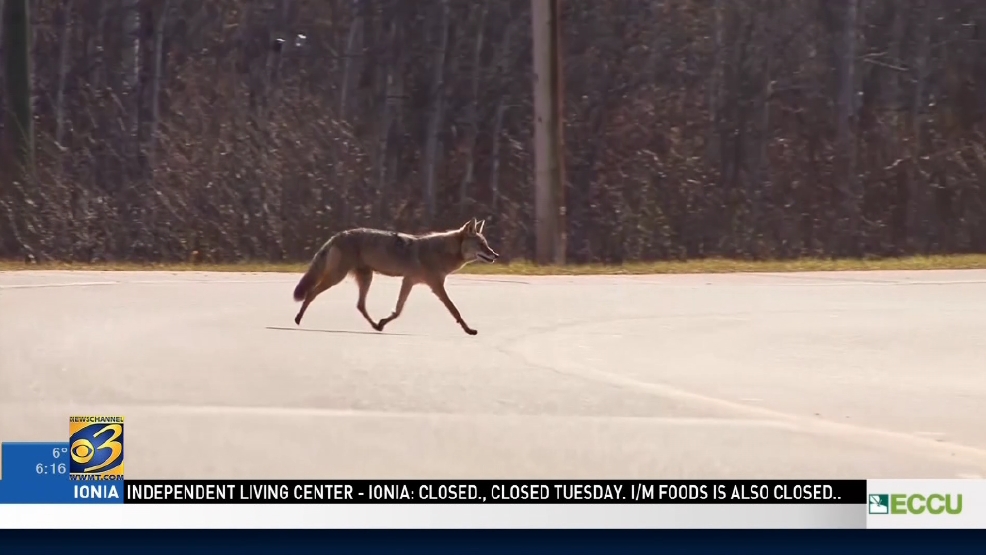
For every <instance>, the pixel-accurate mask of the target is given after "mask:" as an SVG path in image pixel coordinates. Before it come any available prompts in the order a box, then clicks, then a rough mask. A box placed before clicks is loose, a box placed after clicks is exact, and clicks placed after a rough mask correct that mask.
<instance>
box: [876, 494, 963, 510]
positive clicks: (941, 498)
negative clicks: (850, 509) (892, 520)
mask: <svg viewBox="0 0 986 555" xmlns="http://www.w3.org/2000/svg"><path fill="white" fill-rule="evenodd" d="M869 507H870V514H871V515H922V514H925V513H928V514H930V515H940V514H942V513H945V514H949V515H957V514H959V513H961V512H962V494H961V493H959V494H956V495H952V494H951V493H946V494H941V493H932V494H931V495H927V496H925V495H921V494H920V493H915V494H911V495H907V494H906V493H890V494H887V493H871V494H869Z"/></svg>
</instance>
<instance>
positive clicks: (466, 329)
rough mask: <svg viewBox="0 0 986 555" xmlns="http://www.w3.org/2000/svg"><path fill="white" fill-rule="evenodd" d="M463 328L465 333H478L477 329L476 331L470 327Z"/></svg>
mask: <svg viewBox="0 0 986 555" xmlns="http://www.w3.org/2000/svg"><path fill="white" fill-rule="evenodd" d="M463 330H464V331H465V332H466V333H468V334H469V335H476V334H477V333H479V332H478V331H476V330H474V329H472V328H463Z"/></svg>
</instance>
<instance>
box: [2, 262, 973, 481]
mask: <svg viewBox="0 0 986 555" xmlns="http://www.w3.org/2000/svg"><path fill="white" fill-rule="evenodd" d="M297 278H298V276H297V275H283V274H250V275H236V274H205V273H181V274H178V273H122V272H109V273H99V272H73V273H67V272H51V273H47V272H18V273H0V440H4V441H14V440H22V441H23V440H28V441H56V440H62V439H67V437H66V436H67V428H68V422H67V418H68V416H69V415H74V414H87V413H95V414H114V415H116V414H122V415H124V416H125V417H126V418H127V435H126V441H127V447H126V460H127V462H126V464H127V476H131V477H134V478H146V477H158V478H166V477H173V478H180V477H200V478H212V477H215V478H219V477H225V478H251V477H253V478H261V477H268V478H274V477H283V478H341V477H349V478H358V477H408V478H412V477H413V478H424V477H446V478H455V477H472V478H479V477H491V478H492V477H530V478H539V477H573V478H574V477H625V478H631V477H641V478H703V477H704V478H717V477H721V478H729V477H744V478H758V477H763V478H768V477H773V478H786V477H790V478H797V477H853V478H860V477H869V478H905V477H914V478H918V477H941V478H954V477H976V476H986V425H984V423H986V271H984V272H979V271H965V272H922V273H905V272H897V273H837V274H836V273H819V274H737V275H719V276H699V275H693V276H644V277H552V278H533V277H532V278H505V277H503V278H501V277H468V276H462V277H454V278H452V279H451V280H450V284H449V288H448V290H449V293H450V295H451V296H452V298H453V299H454V300H455V302H456V303H457V304H458V306H459V308H460V309H461V311H462V313H463V316H464V317H465V319H466V321H467V322H468V323H469V324H470V325H471V326H472V327H474V328H477V329H478V330H479V335H478V336H476V337H469V336H467V335H465V334H464V333H462V331H461V330H460V329H459V327H458V326H457V325H456V324H455V323H454V321H453V320H452V318H451V317H450V316H449V315H448V313H447V312H445V309H444V308H443V307H442V305H441V304H440V303H439V301H438V300H437V299H435V298H434V297H433V296H432V295H431V293H430V292H428V291H427V290H426V289H424V288H420V289H416V290H415V291H414V292H413V293H412V295H411V298H410V300H409V302H408V304H407V307H406V309H405V312H404V315H403V316H402V317H401V318H400V319H398V320H396V321H395V322H393V323H392V324H391V325H390V326H389V327H388V328H387V331H386V332H385V333H377V332H374V331H372V330H371V329H370V327H369V326H368V325H367V324H366V322H365V321H364V320H363V319H362V318H361V317H360V316H359V314H358V313H357V312H356V309H355V302H356V287H355V285H354V284H353V283H352V281H351V280H347V281H346V282H343V284H341V285H340V286H338V287H337V288H335V289H332V290H330V291H328V292H327V293H325V294H324V295H323V296H322V297H320V298H319V299H318V300H317V301H316V302H315V303H313V305H312V307H311V309H310V310H309V311H308V314H307V315H306V320H305V321H303V322H302V326H301V327H300V328H298V327H296V326H295V325H294V323H293V322H292V318H293V317H294V315H295V312H296V311H297V308H298V305H297V304H296V303H293V302H292V301H291V290H292V289H293V287H294V284H295V282H296V280H297ZM397 289H398V282H397V280H394V279H388V278H381V277H378V278H377V279H376V280H375V281H374V284H373V289H372V290H371V291H370V299H369V309H370V313H371V314H372V315H373V316H374V317H376V318H379V317H381V316H385V315H387V314H389V313H390V311H391V309H392V307H393V302H394V300H395V299H396V296H397Z"/></svg>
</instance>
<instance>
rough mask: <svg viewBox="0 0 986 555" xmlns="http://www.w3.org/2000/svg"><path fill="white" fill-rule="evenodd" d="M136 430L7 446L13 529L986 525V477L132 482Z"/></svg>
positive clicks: (3, 483) (72, 421)
mask: <svg viewBox="0 0 986 555" xmlns="http://www.w3.org/2000/svg"><path fill="white" fill-rule="evenodd" d="M123 432H124V419H123V417H119V416H73V417H70V418H69V434H68V441H67V442H38V443H33V442H32V443H3V444H2V445H0V458H2V466H0V471H2V474H0V527H18V525H19V526H20V527H52V526H55V527H57V526H58V524H57V522H60V521H58V520H57V519H56V518H54V517H55V516H56V513H57V512H58V511H68V512H67V513H66V515H67V516H68V515H71V516H70V521H71V522H74V523H75V525H79V526H81V525H82V524H83V522H82V521H80V520H79V516H78V514H76V513H75V512H73V511H74V509H72V507H71V506H72V505H78V504H86V505H89V506H90V507H89V508H88V509H87V511H85V514H87V515H92V516H93V518H94V519H95V520H94V524H93V525H94V526H95V527H100V526H102V525H100V524H98V522H99V519H104V518H107V517H108V516H109V515H110V514H112V515H115V516H114V518H116V519H118V520H116V522H118V523H119V524H120V526H123V527H127V526H128V523H129V524H130V525H132V527H187V528H227V527H240V526H239V525H238V524H237V523H242V522H254V523H257V522H260V523H262V524H261V527H273V528H277V527H288V528H290V527H306V526H310V527H314V528H324V527H336V528H351V527H355V528H367V527H370V528H373V527H384V528H385V527H410V528H415V527H423V528H450V527H451V528H456V527H465V528H477V527H478V528H497V527H501V528H557V527H562V528H581V527H596V528H610V527H613V528H635V527H642V528H655V527H665V528H696V527H698V528H866V527H874V528H887V527H889V528H897V527H901V528H911V527H943V528H964V527H971V528H982V527H986V481H980V480H870V481H866V480H834V481H812V480H796V481H777V480H774V481H771V480H738V481H735V480H734V481H730V480H673V481H664V480H580V481H573V480H552V481H548V480H541V481H535V480H464V481H451V480H438V481H415V480H338V481H322V480H306V481H297V480H249V481H243V480H218V481H217V480H182V481H175V480H124V454H125V453H124V433H123ZM124 504H125V505H128V507H127V509H126V510H123V511H122V512H120V510H121V508H120V507H116V506H119V505H124ZM216 504H221V505H224V506H225V507H224V509H223V511H220V512H217V511H213V510H211V509H210V510H206V509H205V508H204V507H205V506H207V505H216ZM197 506H198V507H202V508H196V507H197ZM343 506H345V507H343ZM426 506H427V507H428V508H425V507H426ZM99 507H105V510H106V511H111V513H109V512H108V513H106V514H102V510H104V509H101V508H99ZM315 507H317V508H315ZM385 513H389V516H387V518H386V519H383V518H382V517H383V516H384V515H385ZM232 515H238V516H236V517H235V519H234V518H233V517H232ZM258 518H260V519H261V520H259V521H258V520H257V519H258ZM243 519H246V520H243ZM279 523H280V524H279ZM282 524H283V526H282ZM70 526H71V525H70Z"/></svg>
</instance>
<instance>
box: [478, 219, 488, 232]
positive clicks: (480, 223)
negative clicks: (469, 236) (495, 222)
mask: <svg viewBox="0 0 986 555" xmlns="http://www.w3.org/2000/svg"><path fill="white" fill-rule="evenodd" d="M484 227H486V220H479V225H477V226H476V233H482V232H483V228H484Z"/></svg>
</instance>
